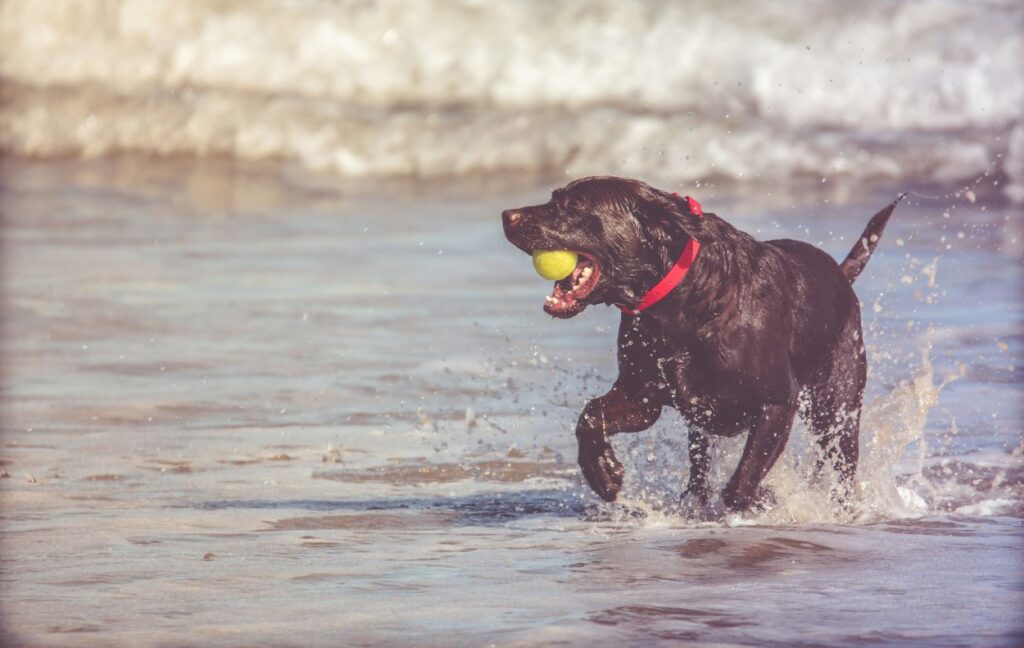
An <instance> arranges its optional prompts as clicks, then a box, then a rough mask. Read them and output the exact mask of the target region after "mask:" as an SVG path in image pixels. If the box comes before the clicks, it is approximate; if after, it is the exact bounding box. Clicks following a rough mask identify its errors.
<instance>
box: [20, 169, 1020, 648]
mask: <svg viewBox="0 0 1024 648" xmlns="http://www.w3.org/2000/svg"><path fill="white" fill-rule="evenodd" d="M4 164H5V166H4V169H3V178H2V181H3V187H2V194H0V199H2V204H0V209H2V213H3V219H4V220H3V231H2V234H3V310H2V313H3V345H2V351H3V358H2V360H3V384H2V387H3V389H2V391H0V398H2V401H0V403H2V415H3V437H2V448H0V461H2V465H0V470H2V471H3V475H4V477H5V478H4V479H0V498H2V531H3V546H2V550H3V551H2V554H3V563H2V571H3V573H2V579H3V587H2V589H0V611H2V618H3V624H4V629H5V630H6V632H7V633H8V638H9V639H10V640H12V641H21V642H24V643H25V644H30V645H39V644H45V645H96V644H103V645H182V644H190V645H192V644H202V645H275V646H278V645H295V646H308V645H338V644H346V645H361V644H381V643H383V644H417V645H453V644H455V645H461V644H472V645H476V644H496V645H539V644H545V645H547V644H559V643H561V644H583V643H596V644H601V645H641V644H643V645H648V644H658V643H664V644H673V643H680V642H686V643H696V644H701V643H704V644H714V645H745V644H757V645H786V646H790V645H823V644H827V645H843V644H864V645H879V644H907V645H928V646H943V645H1016V644H1019V643H1020V642H1021V641H1024V624H1022V623H1021V621H1020V610H1021V609H1024V588H1022V584H1024V562H1022V559H1021V547H1022V540H1024V528H1022V520H1024V505H1022V500H1024V458H1022V445H1021V423H1022V413H1021V408H1020V405H1019V398H1020V395H1021V381H1022V374H1021V366H1020V365H1021V363H1020V360H1021V357H1022V351H1024V335H1022V332H1024V329H1022V321H1024V310H1022V306H1021V298H1020V292H1019V290H1020V285H1021V279H1022V274H1024V273H1022V265H1021V261H1022V257H1024V254H1022V250H1024V246H1022V244H1021V241H1022V238H1021V237H1022V236H1024V231H1022V230H1024V226H1022V223H1024V220H1022V218H1021V216H1022V212H1021V209H1020V208H1019V207H1012V206H1008V205H1006V204H1004V203H1002V202H1000V199H999V198H998V192H994V193H991V194H987V193H985V191H983V188H982V187H979V188H978V196H977V197H974V196H973V194H972V198H975V199H974V200H973V201H971V200H967V199H965V198H963V197H959V198H957V197H945V198H925V197H923V196H921V195H913V196H911V197H910V198H908V199H907V201H906V203H905V204H904V205H901V206H900V208H899V210H898V211H897V212H896V215H895V216H894V219H893V221H892V223H891V225H890V228H889V230H888V231H887V232H886V234H885V237H884V239H883V241H882V243H881V245H880V247H879V251H878V252H877V253H876V256H875V258H874V259H873V260H872V261H871V263H870V264H869V265H868V267H867V269H866V271H865V273H864V274H863V275H862V276H861V278H860V279H859V280H858V283H857V286H856V288H857V291H858V294H859V295H860V297H861V300H862V302H863V309H864V321H865V329H866V331H867V340H868V345H869V352H870V361H871V375H870V387H869V394H868V405H867V407H866V411H865V422H864V429H863V432H862V439H863V444H864V459H863V463H862V466H861V471H860V481H861V484H860V493H859V499H858V503H857V508H856V511H855V512H853V513H846V512H841V511H834V510H832V509H831V507H830V506H829V505H828V504H827V497H826V496H825V494H824V493H823V492H821V491H819V490H815V489H812V488H810V487H809V486H808V485H807V482H806V475H805V473H806V466H807V463H808V462H807V459H808V455H807V443H806V433H805V431H804V430H803V428H802V427H800V426H798V427H797V429H796V430H795V432H794V437H793V439H792V441H791V444H790V447H789V449H788V450H787V452H786V455H785V456H784V458H783V459H782V460H781V462H780V465H779V466H778V467H777V468H776V469H775V471H773V473H772V475H771V476H770V482H771V484H772V486H773V487H774V489H775V491H776V493H777V495H778V497H779V502H778V505H777V506H776V508H775V509H773V510H772V511H769V512H768V513H766V514H764V515H761V516H758V517H746V518H744V517H738V516H733V517H728V518H721V519H716V520H713V521H706V522H696V521H693V520H691V519H690V518H688V517H687V516H686V515H685V514H684V512H683V511H682V510H681V509H680V507H679V505H678V501H677V498H678V493H679V491H680V489H681V484H682V483H683V482H684V481H685V478H686V474H687V465H686V459H685V453H684V452H683V451H682V448H683V447H684V445H683V444H684V439H685V433H686V431H685V427H684V426H683V424H682V423H681V422H680V420H679V419H678V417H677V416H675V415H666V416H664V417H663V418H662V421H661V422H660V423H659V424H658V426H657V427H656V428H655V429H653V430H651V431H649V432H645V433H641V434H636V435H626V436H622V437H618V438H616V441H615V443H616V446H617V448H618V450H619V453H620V456H621V457H622V458H623V459H624V460H625V461H626V464H627V470H628V474H627V483H626V487H625V490H624V492H623V498H622V502H620V503H618V504H615V505H605V504H599V502H598V500H597V499H596V497H595V496H593V495H592V494H591V493H590V492H589V491H588V490H587V488H586V487H585V486H584V485H583V484H582V482H581V479H580V477H579V474H578V470H577V468H576V466H575V450H574V437H573V425H574V423H575V419H576V416H577V414H578V411H579V409H580V408H581V407H582V405H583V403H585V401H586V400H587V399H588V398H591V397H593V396H596V395H599V394H601V393H603V391H604V390H605V389H607V388H608V386H609V385H610V384H611V381H612V380H613V378H614V376H615V366H614V352H613V349H614V337H615V330H616V326H617V320H618V315H617V313H616V312H613V311H612V310H611V309H608V308H591V309H589V310H588V311H587V312H586V313H584V314H583V315H581V316H579V317H577V318H575V319H574V320H572V321H568V322H562V321H554V320H551V319H550V318H548V317H547V316H546V315H544V314H543V312H542V311H541V305H542V302H543V296H544V294H545V293H546V291H547V290H548V286H547V284H546V282H544V281H542V280H540V279H538V278H537V277H536V276H535V275H533V272H532V269H531V267H530V264H529V261H528V259H527V258H526V257H525V256H524V255H522V254H521V253H519V252H517V251H516V250H515V249H513V248H512V247H511V246H509V245H507V244H506V243H505V242H504V240H503V238H502V234H501V230H500V227H499V221H498V214H499V213H500V210H501V209H502V208H504V207H509V206H514V205H521V204H526V203H530V202H540V201H543V200H545V199H546V196H547V191H548V190H549V188H550V186H551V184H552V183H551V182H541V181H539V180H536V181H535V180H520V181H515V182H512V181H505V180H502V179H493V178H492V179H487V180H480V181H468V180H467V181H460V182H459V183H453V184H450V185H442V184H440V183H436V182H435V183H433V184H429V185H421V184H416V183H412V182H397V181H396V182H375V183H372V184H371V183H365V184H358V183H352V182H348V183H343V184H338V183H337V182H336V181H333V180H331V179H329V178H324V177H318V176H315V175H311V174H309V173H307V172H302V171H297V170H295V169H290V168H278V167H273V166H245V165H232V164H230V163H218V162H184V161H174V160H169V161H154V160H150V159H140V158H126V159H115V160H105V161H92V162H48V163H32V162H20V161H12V160H7V161H6V162H5V163H4ZM680 189H681V190H684V191H686V192H687V193H691V194H693V195H695V196H696V197H697V198H698V199H700V200H701V202H702V203H703V204H704V206H705V208H706V209H707V210H709V211H714V212H716V213H719V214H720V215H722V216H724V217H726V218H728V219H729V220H731V221H732V222H734V223H735V224H737V225H738V226H740V227H742V228H744V229H746V230H747V231H750V232H751V233H754V234H755V235H756V236H758V237H759V238H777V237H794V238H801V239H804V240H807V241H810V242H812V243H816V244H820V245H821V246H822V247H823V248H824V249H826V250H827V251H829V252H830V253H832V254H834V255H837V256H841V255H843V254H845V253H846V251H847V249H848V248H849V247H850V245H851V243H852V241H853V240H854V237H855V236H856V235H857V234H859V232H860V231H861V229H862V228H863V226H864V224H865V223H866V221H867V219H868V218H869V217H870V216H871V215H872V214H873V213H874V212H875V211H877V209H878V208H880V207H881V206H883V205H884V204H886V203H887V202H888V201H889V200H891V198H892V196H893V195H894V194H895V189H890V188H878V189H877V191H873V192H868V193H863V194H862V193H858V194H848V193H843V192H842V191H840V190H832V189H831V188H829V189H828V190H826V189H825V188H823V187H815V188H813V190H803V191H796V190H791V191H788V192H780V193H778V194H775V195H772V194H769V193H766V192H765V191H764V189H763V188H761V189H759V190H758V192H757V193H756V194H754V193H748V192H744V190H743V187H731V188H721V187H714V186H705V187H700V188H693V187H692V186H687V187H680ZM947 191H948V190H936V189H930V190H927V191H925V190H921V192H920V193H921V194H927V195H933V194H934V195H938V194H943V193H946V192H947ZM989 195H991V196H993V197H987V196H989ZM716 453H717V454H718V455H719V457H718V462H717V464H718V465H719V466H720V467H719V468H718V474H717V477H718V479H720V480H721V479H724V478H726V477H727V474H728V472H729V470H730V469H731V467H732V465H731V464H730V462H735V459H736V447H735V443H734V442H723V443H719V444H717V447H716Z"/></svg>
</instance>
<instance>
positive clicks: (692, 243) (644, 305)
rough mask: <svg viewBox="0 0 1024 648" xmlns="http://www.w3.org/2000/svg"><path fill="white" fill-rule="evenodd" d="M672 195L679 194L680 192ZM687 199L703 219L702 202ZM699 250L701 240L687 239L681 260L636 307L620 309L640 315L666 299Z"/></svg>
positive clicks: (697, 215)
mask: <svg viewBox="0 0 1024 648" xmlns="http://www.w3.org/2000/svg"><path fill="white" fill-rule="evenodd" d="M672 195H674V196H678V195H679V194H672ZM685 200H686V202H687V204H688V205H689V206H690V213H691V214H693V215H694V216H696V217H697V218H700V219H701V220H703V219H704V212H703V211H702V210H701V208H700V203H698V202H697V201H696V200H694V199H693V198H690V197H689V196H687V197H686V198H685ZM698 252H700V241H698V240H697V239H695V238H691V239H690V240H689V241H687V243H686V247H684V248H683V253H682V254H680V255H679V260H678V261H676V263H675V265H674V266H672V268H671V269H670V270H669V271H668V273H666V274H665V276H664V277H662V278H661V281H659V282H658V283H656V284H655V285H654V287H653V288H651V289H650V290H648V291H647V294H646V295H644V296H643V298H642V299H641V300H640V303H639V304H637V305H636V308H627V307H625V306H619V310H621V311H622V312H623V313H626V314H627V315H639V314H640V312H641V311H645V310H647V309H648V308H650V307H651V306H654V305H655V304H657V303H658V302H659V301H661V300H662V299H664V298H665V296H666V295H668V294H669V293H670V292H672V290H673V289H674V288H675V287H676V286H678V285H679V284H680V283H682V281H683V279H685V278H686V273H687V272H689V271H690V266H692V265H693V262H694V261H695V260H696V259H697V253H698Z"/></svg>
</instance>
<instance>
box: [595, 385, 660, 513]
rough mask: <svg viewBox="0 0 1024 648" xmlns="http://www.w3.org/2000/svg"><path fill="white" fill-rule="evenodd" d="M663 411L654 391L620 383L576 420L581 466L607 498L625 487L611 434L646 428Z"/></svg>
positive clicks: (609, 498)
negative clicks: (646, 392) (639, 391)
mask: <svg viewBox="0 0 1024 648" xmlns="http://www.w3.org/2000/svg"><path fill="white" fill-rule="evenodd" d="M660 415H661V405H660V404H658V403H656V401H655V399H654V397H653V394H652V395H650V396H644V395H643V394H637V393H631V392H630V391H629V390H627V389H626V388H624V387H622V386H620V385H619V384H618V383H616V385H615V386H613V387H612V388H611V391H609V392H608V393H607V394H605V395H604V396H601V397H600V398H595V399H594V400H592V401H590V402H589V403H587V406H586V407H585V408H583V413H582V414H580V419H579V422H578V423H577V424H576V440H577V441H578V442H579V462H580V468H582V469H583V476H584V477H586V479H587V483H588V484H590V487H591V488H592V489H594V492H595V493H597V494H598V495H600V496H601V498H602V499H604V500H605V501H607V502H613V501H615V496H616V495H618V493H619V490H621V489H622V477H623V469H622V464H621V463H619V460H618V459H617V458H616V457H615V451H614V450H612V444H611V441H610V438H611V435H613V434H616V433H618V432H640V431H641V430H646V429H647V428H649V427H651V426H652V425H654V422H655V421H657V420H658V417H659V416H660Z"/></svg>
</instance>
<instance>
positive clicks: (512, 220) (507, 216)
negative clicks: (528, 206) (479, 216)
mask: <svg viewBox="0 0 1024 648" xmlns="http://www.w3.org/2000/svg"><path fill="white" fill-rule="evenodd" d="M520 217H522V214H520V213H519V212H518V211H516V210H514V209H506V210H505V211H503V212H501V221H502V222H503V223H505V227H514V226H516V225H517V224H518V223H519V219H520Z"/></svg>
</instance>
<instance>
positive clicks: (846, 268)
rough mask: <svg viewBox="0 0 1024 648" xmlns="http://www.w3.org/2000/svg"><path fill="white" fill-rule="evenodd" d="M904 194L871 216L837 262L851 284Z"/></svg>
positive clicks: (866, 260) (862, 267) (864, 264)
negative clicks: (847, 251)
mask: <svg viewBox="0 0 1024 648" xmlns="http://www.w3.org/2000/svg"><path fill="white" fill-rule="evenodd" d="M906 195H907V194H905V193H902V194H900V195H899V196H897V197H896V200H894V201H892V203H891V204H890V205H889V206H888V207H886V208H885V209H883V210H882V211H880V212H878V213H877V214H875V215H874V216H872V217H871V220H870V221H868V226H867V227H865V228H864V232H862V233H861V235H860V238H859V239H857V243H855V244H854V246H853V249H852V250H850V253H849V254H847V255H846V258H845V259H843V262H842V263H840V264H839V269H840V270H841V271H842V272H843V276H844V277H846V280H847V281H849V282H850V283H851V284H852V283H853V282H854V280H855V279H856V278H857V275H859V274H860V271H861V270H863V269H864V266H866V265H867V264H868V259H870V258H871V253H872V252H874V251H875V246H876V245H878V239H880V238H882V232H884V231H885V226H886V224H887V223H888V222H889V217H890V216H892V211H893V210H894V209H896V205H898V204H900V201H901V200H903V198H904V197H905V196H906Z"/></svg>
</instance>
